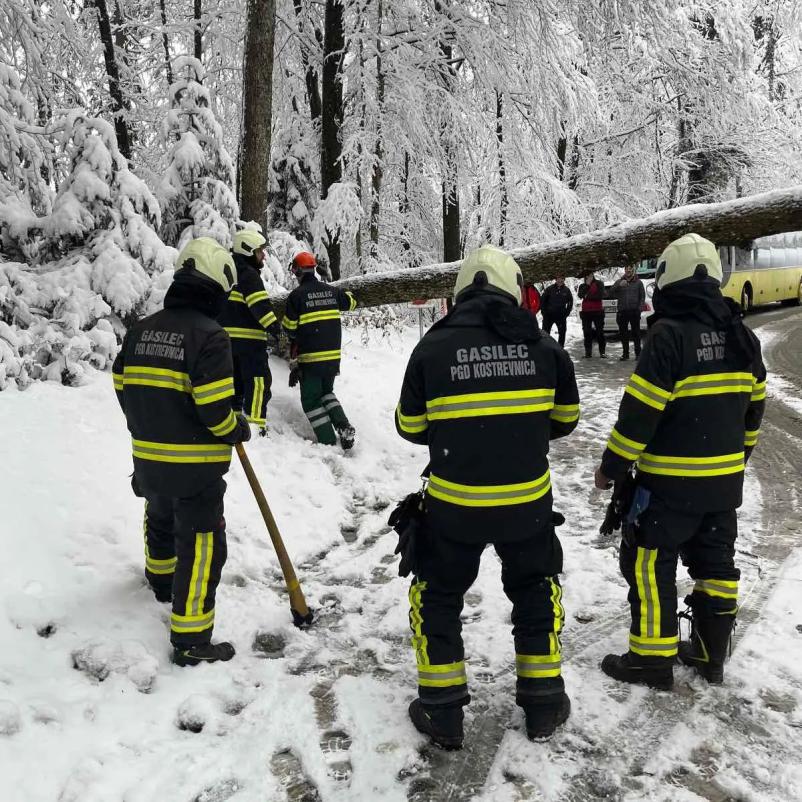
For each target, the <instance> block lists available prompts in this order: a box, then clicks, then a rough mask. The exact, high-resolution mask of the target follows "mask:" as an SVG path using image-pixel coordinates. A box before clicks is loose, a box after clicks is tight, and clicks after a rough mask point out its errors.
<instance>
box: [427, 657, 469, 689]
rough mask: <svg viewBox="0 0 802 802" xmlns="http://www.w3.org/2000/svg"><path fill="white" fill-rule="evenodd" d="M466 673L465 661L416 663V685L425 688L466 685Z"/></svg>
mask: <svg viewBox="0 0 802 802" xmlns="http://www.w3.org/2000/svg"><path fill="white" fill-rule="evenodd" d="M467 683H468V675H467V674H466V673H465V663H464V662H463V661H462V660H460V661H459V662H458V663H443V664H441V665H428V664H426V665H420V664H418V685H422V686H423V687H425V688H452V687H454V686H455V685H467Z"/></svg>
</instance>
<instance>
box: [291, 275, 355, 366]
mask: <svg viewBox="0 0 802 802" xmlns="http://www.w3.org/2000/svg"><path fill="white" fill-rule="evenodd" d="M354 309H356V299H355V298H354V296H353V295H351V293H350V292H347V291H345V290H341V289H340V288H339V287H332V286H330V285H328V284H325V283H324V282H322V281H319V280H318V279H317V278H316V277H315V275H314V274H313V273H309V274H308V275H305V276H304V277H303V279H302V280H301V283H300V284H299V285H298V286H297V287H296V288H295V289H294V290H293V291H292V292H291V293H290V294H289V296H288V297H287V305H286V307H285V310H284V319H283V320H282V325H283V326H284V328H285V329H286V330H287V334H288V336H289V337H290V339H291V340H292V341H293V343H294V344H295V346H296V347H297V349H298V363H299V364H300V365H302V366H303V369H304V370H311V371H314V372H316V373H321V374H325V375H336V374H337V373H339V371H340V348H341V345H342V326H341V323H340V312H351V311H353V310H354Z"/></svg>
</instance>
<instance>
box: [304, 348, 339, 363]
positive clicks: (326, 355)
mask: <svg viewBox="0 0 802 802" xmlns="http://www.w3.org/2000/svg"><path fill="white" fill-rule="evenodd" d="M339 358H340V351H339V349H338V350H336V351H312V352H311V353H309V354H301V355H300V356H299V357H298V361H299V362H300V363H301V364H303V363H304V362H329V361H331V360H333V359H339Z"/></svg>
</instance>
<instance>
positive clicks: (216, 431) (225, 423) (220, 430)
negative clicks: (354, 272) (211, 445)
mask: <svg viewBox="0 0 802 802" xmlns="http://www.w3.org/2000/svg"><path fill="white" fill-rule="evenodd" d="M236 425H237V418H236V416H235V415H234V413H233V411H231V410H229V412H228V415H227V416H226V417H225V418H223V420H222V421H221V422H220V423H218V424H217V425H216V426H209V427H208V428H209V431H210V432H211V433H212V434H213V435H215V436H216V437H224V436H225V435H227V434H228V433H229V432H233V431H234V427H235V426H236Z"/></svg>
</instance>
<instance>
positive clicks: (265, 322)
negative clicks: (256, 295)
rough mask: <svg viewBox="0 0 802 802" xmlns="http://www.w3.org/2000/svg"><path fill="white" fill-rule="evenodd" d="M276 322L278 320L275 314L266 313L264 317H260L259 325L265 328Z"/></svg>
mask: <svg viewBox="0 0 802 802" xmlns="http://www.w3.org/2000/svg"><path fill="white" fill-rule="evenodd" d="M276 320H278V318H277V317H276V316H275V314H274V313H273V312H268V313H267V314H266V315H262V317H260V318H259V323H260V324H261V325H262V326H264V327H265V328H267V327H268V326H272V325H273V324H274V323H275V322H276Z"/></svg>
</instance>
